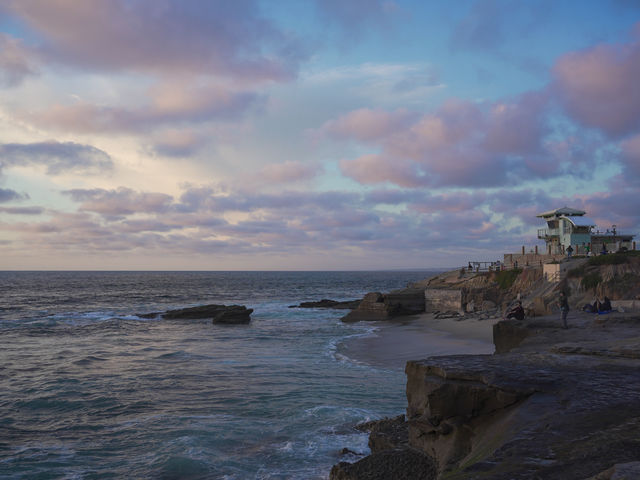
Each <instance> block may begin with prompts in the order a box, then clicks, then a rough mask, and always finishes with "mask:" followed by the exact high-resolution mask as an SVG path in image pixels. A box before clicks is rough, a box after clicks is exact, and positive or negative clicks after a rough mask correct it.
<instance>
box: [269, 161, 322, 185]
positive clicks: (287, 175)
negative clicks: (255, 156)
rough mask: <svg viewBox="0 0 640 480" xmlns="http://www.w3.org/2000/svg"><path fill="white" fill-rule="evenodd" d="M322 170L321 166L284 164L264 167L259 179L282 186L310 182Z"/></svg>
mask: <svg viewBox="0 0 640 480" xmlns="http://www.w3.org/2000/svg"><path fill="white" fill-rule="evenodd" d="M321 170H322V167H321V166H320V165H309V164H305V163H301V162H293V161H289V162H284V163H279V164H271V165H267V166H266V167H264V168H263V169H262V170H261V171H260V173H259V174H258V176H257V178H258V180H260V181H261V182H266V183H271V184H282V183H290V182H297V181H303V180H310V179H312V178H314V177H315V176H316V175H318V173H319V172H320V171H321Z"/></svg>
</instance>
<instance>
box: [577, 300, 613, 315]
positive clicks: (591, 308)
mask: <svg viewBox="0 0 640 480" xmlns="http://www.w3.org/2000/svg"><path fill="white" fill-rule="evenodd" d="M583 310H584V311H585V312H590V313H608V312H610V311H611V310H612V307H611V300H609V297H606V296H605V297H604V300H600V299H599V298H596V299H594V301H593V303H587V304H586V305H585V306H584V307H583Z"/></svg>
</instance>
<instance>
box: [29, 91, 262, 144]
mask: <svg viewBox="0 0 640 480" xmlns="http://www.w3.org/2000/svg"><path fill="white" fill-rule="evenodd" d="M150 96H151V101H150V103H149V104H148V105H146V106H143V107H137V108H127V107H117V106H115V107H114V106H97V105H92V104H89V103H76V104H72V105H54V106H51V107H49V108H47V109H44V110H40V111H35V112H28V113H21V114H20V115H21V116H22V117H23V118H25V119H27V120H29V121H30V122H33V123H34V124H36V125H40V126H45V127H48V128H55V129H58V130H63V131H68V130H72V131H76V132H83V133H84V132H104V131H108V132H125V133H127V132H131V131H146V130H152V129H154V128H157V127H161V126H164V125H175V124H180V123H194V122H205V121H210V120H228V119H235V118H237V117H238V116H240V115H241V114H243V113H244V112H246V111H247V109H249V108H250V107H251V106H253V105H255V104H256V103H257V102H258V101H259V99H260V97H259V96H258V95H256V94H254V93H251V92H244V91H234V90H233V89H231V88H227V87H223V86H220V85H208V86H206V87H197V86H192V85H189V84H185V83H182V84H180V85H178V84H163V85H161V86H158V87H154V88H153V89H151V91H150Z"/></svg>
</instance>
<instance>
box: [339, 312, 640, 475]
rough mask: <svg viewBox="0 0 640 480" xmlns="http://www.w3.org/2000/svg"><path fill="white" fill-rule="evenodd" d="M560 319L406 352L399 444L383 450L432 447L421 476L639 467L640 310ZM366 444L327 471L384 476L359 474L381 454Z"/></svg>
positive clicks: (388, 454) (402, 457)
mask: <svg viewBox="0 0 640 480" xmlns="http://www.w3.org/2000/svg"><path fill="white" fill-rule="evenodd" d="M560 324H561V321H560V319H559V317H558V316H557V315H556V316H549V317H542V318H535V319H532V320H529V321H524V322H518V321H513V320H510V321H504V322H499V323H498V324H496V325H495V326H494V342H495V343H496V346H497V347H498V348H497V351H498V353H497V354H494V355H456V356H443V357H432V358H428V359H425V360H418V361H411V362H408V363H407V366H406V370H405V371H406V374H407V401H408V407H407V415H406V419H407V426H408V445H402V444H396V445H390V446H389V447H388V448H387V449H386V450H383V451H384V452H385V458H384V461H385V462H387V463H390V464H393V463H394V462H395V460H394V457H395V456H397V458H398V460H397V461H398V464H397V465H405V466H406V464H407V462H409V463H411V462H413V461H415V462H417V463H416V465H418V464H421V465H424V464H425V462H427V463H428V460H425V458H424V457H426V458H430V459H432V461H433V462H434V464H435V466H436V471H437V473H434V472H433V471H430V472H427V471H425V473H424V474H421V475H420V476H417V477H415V478H428V479H432V478H446V479H477V480H480V479H492V480H507V479H534V478H541V479H542V478H544V479H558V480H559V479H563V480H565V479H584V480H587V479H592V480H596V479H597V480H606V479H613V478H629V479H631V478H640V435H639V433H638V432H640V315H639V314H628V313H627V314H619V313H613V314H610V315H606V316H598V315H592V314H582V313H577V312H574V313H573V314H572V316H570V328H569V329H568V330H565V329H562V328H560ZM372 452H373V455H371V457H373V458H369V457H367V458H365V459H363V460H360V461H358V462H356V463H354V464H351V465H349V464H344V463H342V464H339V465H337V466H336V467H334V470H333V471H332V475H331V478H333V479H349V480H361V479H365V478H366V479H369V480H371V479H378V478H379V479H382V478H386V477H384V475H382V476H376V474H371V475H369V474H365V473H363V472H367V470H366V468H364V467H366V465H367V464H371V462H374V461H375V459H376V458H381V457H380V453H381V452H380V451H378V450H374V449H373V448H372ZM408 452H409V453H408ZM420 455H423V457H420ZM361 462H363V463H361ZM367 462H368V463H367ZM359 464H360V465H362V466H363V469H362V470H359V467H358V465H359ZM390 468H391V467H386V469H387V470H388V471H391V470H389V469H390ZM623 474H624V475H627V476H623ZM616 475H617V476H616ZM407 478H408V477H407Z"/></svg>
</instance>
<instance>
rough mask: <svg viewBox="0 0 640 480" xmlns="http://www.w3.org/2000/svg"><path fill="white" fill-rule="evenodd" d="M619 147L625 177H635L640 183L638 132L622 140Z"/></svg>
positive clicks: (639, 143)
mask: <svg viewBox="0 0 640 480" xmlns="http://www.w3.org/2000/svg"><path fill="white" fill-rule="evenodd" d="M620 149H621V151H622V161H623V165H624V168H625V173H626V174H627V175H626V178H627V179H628V180H629V179H636V180H637V181H638V184H639V185H640V134H638V135H634V136H633V137H631V138H628V139H626V140H625V141H623V142H622V143H621V145H620Z"/></svg>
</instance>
